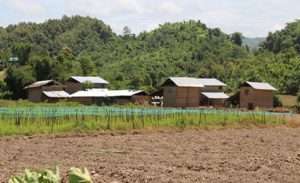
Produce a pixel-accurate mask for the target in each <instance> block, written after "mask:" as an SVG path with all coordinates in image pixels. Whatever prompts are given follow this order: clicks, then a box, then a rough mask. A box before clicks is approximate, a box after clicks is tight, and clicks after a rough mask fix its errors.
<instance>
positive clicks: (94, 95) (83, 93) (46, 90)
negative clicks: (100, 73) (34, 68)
mask: <svg viewBox="0 0 300 183" xmlns="http://www.w3.org/2000/svg"><path fill="white" fill-rule="evenodd" d="M85 84H89V85H91V86H90V87H88V88H85V86H84V85H85ZM107 85H108V82H107V81H105V80H104V79H102V78H101V77H82V76H73V77H71V78H70V79H69V80H68V81H67V82H66V84H65V85H62V84H61V83H59V82H57V81H54V80H45V81H37V82H35V83H33V84H31V85H29V86H26V87H25V89H26V90H27V91H28V100H29V101H32V102H42V101H48V102H58V101H60V100H69V101H74V102H79V103H83V104H102V103H106V104H126V103H135V104H149V102H150V96H148V95H147V94H146V93H145V92H144V91H142V90H109V89H107Z"/></svg>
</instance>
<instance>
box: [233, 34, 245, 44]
mask: <svg viewBox="0 0 300 183" xmlns="http://www.w3.org/2000/svg"><path fill="white" fill-rule="evenodd" d="M231 40H232V42H233V43H234V44H236V45H239V46H242V44H243V35H242V34H241V33H239V32H235V33H233V34H231Z"/></svg>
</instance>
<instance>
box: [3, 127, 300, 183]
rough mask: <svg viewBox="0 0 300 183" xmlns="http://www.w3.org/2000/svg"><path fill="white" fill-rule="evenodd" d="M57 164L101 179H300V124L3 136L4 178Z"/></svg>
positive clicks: (155, 181) (157, 182) (190, 182)
mask: <svg viewBox="0 0 300 183" xmlns="http://www.w3.org/2000/svg"><path fill="white" fill-rule="evenodd" d="M55 165H59V166H60V168H61V169H62V171H63V172H65V171H66V169H67V168H70V167H71V166H79V167H83V166H86V167H87V168H88V169H89V170H90V171H91V172H92V174H93V178H94V180H95V182H112V181H117V182H122V183H123V182H128V183H133V182H151V183H160V182H168V183H169V182H188V183H194V182H251V183H252V182H300V128H298V129H289V128H285V127H281V128H275V129H274V128H273V129H236V130H230V129H229V130H214V131H204V130H201V131H194V130H187V131H184V132H168V133H152V134H136V135H130V134H129V135H116V136H111V135H94V136H84V137H60V138H51V137H33V138H28V137H27V138H0V180H1V181H0V182H6V180H7V178H8V176H9V175H11V174H14V173H16V171H18V172H19V171H22V170H23V169H24V168H25V167H28V168H49V167H54V166H55Z"/></svg>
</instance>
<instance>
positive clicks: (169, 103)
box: [162, 77, 229, 107]
mask: <svg viewBox="0 0 300 183" xmlns="http://www.w3.org/2000/svg"><path fill="white" fill-rule="evenodd" d="M225 86H226V84H224V83H223V82H221V81H219V80H217V79H215V78H191V77H170V78H168V79H167V80H166V81H165V82H164V83H163V85H162V88H163V106H164V107H199V106H214V107H224V106H225V101H226V99H228V98H229V96H228V95H226V94H225V93H224V87H225Z"/></svg>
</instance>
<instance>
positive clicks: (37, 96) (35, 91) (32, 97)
mask: <svg viewBox="0 0 300 183" xmlns="http://www.w3.org/2000/svg"><path fill="white" fill-rule="evenodd" d="M60 90H63V86H62V85H49V86H42V87H37V88H29V89H27V94H28V100H29V101H31V102H42V101H43V100H46V99H47V98H46V97H44V96H43V91H60Z"/></svg>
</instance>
